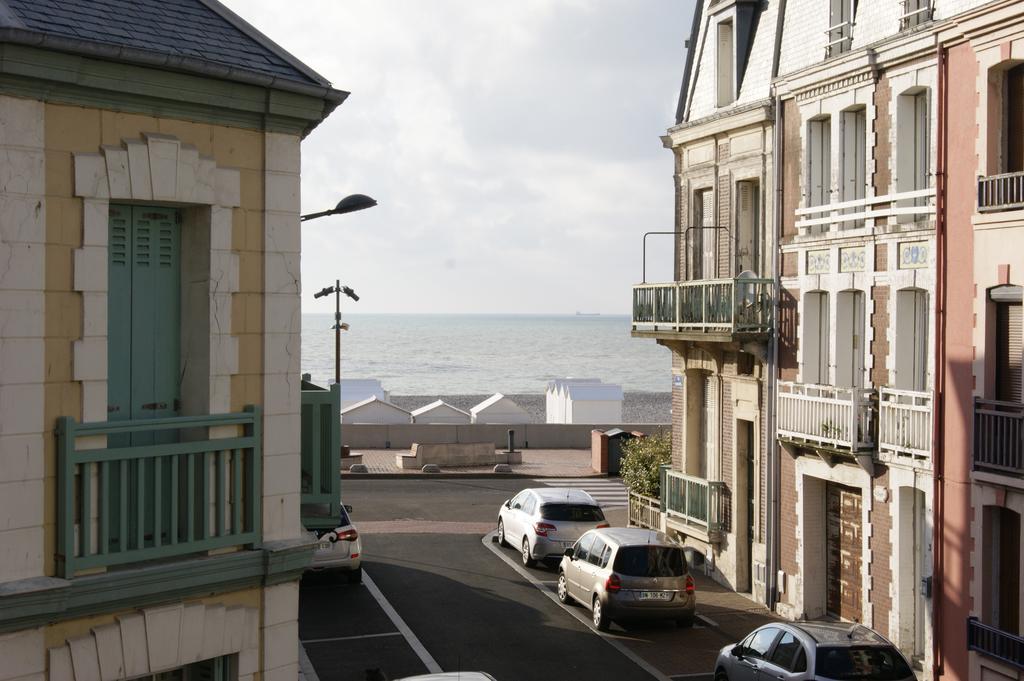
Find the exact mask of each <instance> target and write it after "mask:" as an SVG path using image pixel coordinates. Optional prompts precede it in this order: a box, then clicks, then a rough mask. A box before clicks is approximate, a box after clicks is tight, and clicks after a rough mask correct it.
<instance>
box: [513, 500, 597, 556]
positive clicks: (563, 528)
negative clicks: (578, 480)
mask: <svg viewBox="0 0 1024 681" xmlns="http://www.w3.org/2000/svg"><path fill="white" fill-rule="evenodd" d="M599 527H608V522H607V521H606V520H605V519H604V512H602V511H601V506H600V504H598V503H597V502H596V501H594V498H593V497H591V496H590V495H589V494H587V493H586V492H585V491H583V490H581V489H570V488H568V487H541V488H533V489H524V490H523V491H522V492H520V493H519V494H517V495H515V496H514V497H512V498H511V499H509V500H508V501H506V502H505V503H504V504H502V505H501V508H500V509H498V543H499V544H501V545H502V546H514V547H516V548H518V549H519V551H520V553H521V554H522V561H523V565H525V566H526V567H533V566H534V565H536V564H537V561H538V560H542V561H544V562H546V563H557V562H558V561H561V560H562V554H563V553H565V550H566V549H567V548H569V547H570V546H572V545H573V544H575V543H576V540H577V539H579V538H580V537H581V536H583V533H584V532H586V531H587V530H593V529H596V528H599Z"/></svg>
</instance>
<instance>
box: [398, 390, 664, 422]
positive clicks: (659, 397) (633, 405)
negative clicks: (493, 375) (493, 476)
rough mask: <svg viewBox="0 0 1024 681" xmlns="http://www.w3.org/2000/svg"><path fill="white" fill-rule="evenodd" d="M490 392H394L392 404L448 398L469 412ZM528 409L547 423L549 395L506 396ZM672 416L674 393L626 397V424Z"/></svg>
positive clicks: (420, 404)
mask: <svg viewBox="0 0 1024 681" xmlns="http://www.w3.org/2000/svg"><path fill="white" fill-rule="evenodd" d="M488 397H490V395H392V396H391V403H392V404H395V405H397V406H399V407H401V408H402V409H407V410H409V411H413V410H414V409H419V408H420V407H424V406H426V405H428V404H430V403H431V402H433V401H435V400H444V401H445V402H447V403H448V404H450V405H452V406H453V407H456V408H457V409H462V410H463V411H469V410H470V409H471V408H473V407H474V406H476V405H477V404H479V403H481V402H483V401H484V400H486V399H487V398H488ZM505 397H508V398H509V399H511V400H512V401H513V402H515V403H516V404H518V405H519V406H520V407H522V408H523V409H525V410H526V411H527V412H528V413H529V414H530V418H531V422H533V423H544V422H546V420H547V418H546V413H545V410H546V400H547V398H546V396H545V395H544V394H543V393H523V394H516V395H512V394H509V395H505ZM671 417H672V393H667V392H666V393H658V392H627V393H625V395H624V397H623V400H622V422H623V423H656V424H666V423H670V422H671Z"/></svg>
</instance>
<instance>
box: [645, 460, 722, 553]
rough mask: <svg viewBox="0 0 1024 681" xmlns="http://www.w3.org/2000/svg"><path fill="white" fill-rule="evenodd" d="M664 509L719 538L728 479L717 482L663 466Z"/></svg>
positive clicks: (662, 498) (663, 510)
mask: <svg viewBox="0 0 1024 681" xmlns="http://www.w3.org/2000/svg"><path fill="white" fill-rule="evenodd" d="M660 476H661V512H662V513H665V514H667V515H668V516H669V517H670V518H676V519H679V520H681V521H682V522H683V523H685V524H687V525H689V526H691V527H694V528H697V529H699V530H701V531H703V532H705V533H706V534H707V536H708V539H709V541H718V539H719V538H720V537H721V532H722V517H723V513H722V497H723V494H722V492H723V490H724V489H725V483H724V482H714V481H710V480H705V479H703V478H697V477H694V476H692V475H686V474H684V473H680V472H679V471H674V470H671V469H670V468H669V467H668V466H662V467H661V472H660Z"/></svg>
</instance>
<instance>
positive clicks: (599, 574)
mask: <svg viewBox="0 0 1024 681" xmlns="http://www.w3.org/2000/svg"><path fill="white" fill-rule="evenodd" d="M558 600H560V601H561V602H562V603H566V604H568V603H572V602H574V601H577V602H579V603H580V604H582V605H583V606H584V607H586V608H589V609H590V612H591V615H592V618H593V622H594V627H595V628H596V629H598V630H600V631H604V630H606V629H608V627H609V625H610V624H611V622H612V620H626V619H671V620H675V621H676V623H677V624H678V625H679V626H681V627H689V626H692V625H693V619H694V617H695V616H696V605H697V594H696V585H695V584H694V582H693V577H692V576H691V575H690V570H689V566H688V565H687V564H686V555H685V553H684V552H683V547H681V546H679V545H678V544H676V543H675V542H673V541H672V540H671V539H670V538H669V537H668V536H667V535H665V534H663V533H661V532H655V531H654V530H646V529H643V528H639V527H615V528H606V529H600V530H593V531H591V532H587V533H586V534H585V535H583V536H582V537H580V540H579V541H578V542H576V544H575V545H574V546H573V547H572V548H569V549H566V551H565V556H564V557H563V558H562V563H561V564H560V565H559V566H558Z"/></svg>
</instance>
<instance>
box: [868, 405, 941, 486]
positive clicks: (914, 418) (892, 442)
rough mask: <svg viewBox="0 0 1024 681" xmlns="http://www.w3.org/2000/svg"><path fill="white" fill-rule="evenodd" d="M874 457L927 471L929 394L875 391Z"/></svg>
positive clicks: (930, 460)
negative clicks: (876, 449) (875, 425)
mask: <svg viewBox="0 0 1024 681" xmlns="http://www.w3.org/2000/svg"><path fill="white" fill-rule="evenodd" d="M878 458H879V459H881V460H883V461H886V462H890V463H903V464H907V465H910V466H914V467H917V468H925V469H928V470H931V467H932V394H931V392H930V391H925V392H920V391H916V390H893V389H892V388H879V389H878Z"/></svg>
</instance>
